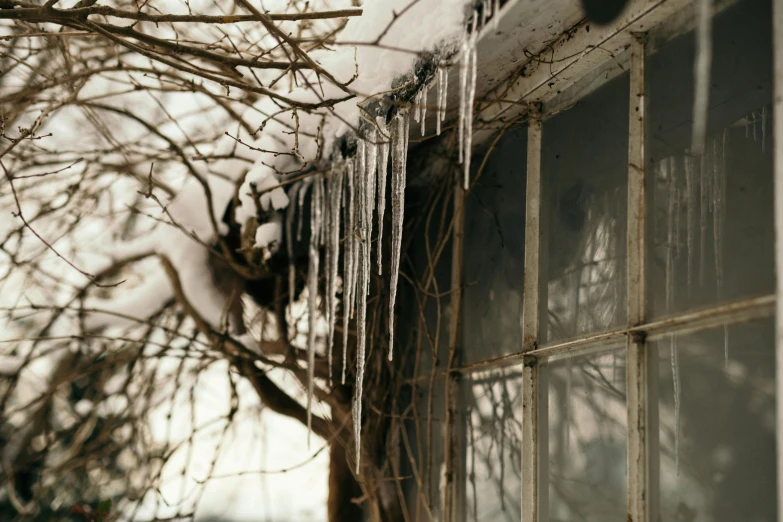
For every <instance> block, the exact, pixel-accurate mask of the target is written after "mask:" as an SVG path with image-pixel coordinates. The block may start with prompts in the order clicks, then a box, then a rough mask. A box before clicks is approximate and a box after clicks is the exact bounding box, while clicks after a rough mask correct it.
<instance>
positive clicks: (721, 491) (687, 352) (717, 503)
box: [652, 320, 777, 522]
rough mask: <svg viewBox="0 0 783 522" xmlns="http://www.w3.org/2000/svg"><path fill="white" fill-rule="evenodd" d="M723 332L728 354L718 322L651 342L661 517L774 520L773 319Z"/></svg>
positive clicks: (713, 521)
mask: <svg viewBox="0 0 783 522" xmlns="http://www.w3.org/2000/svg"><path fill="white" fill-rule="evenodd" d="M728 332H729V339H730V348H731V349H730V354H731V355H730V356H729V358H728V360H724V352H723V343H724V330H723V328H722V327H719V328H715V329H711V330H706V331H702V332H699V333H696V334H691V335H679V336H678V338H677V344H676V358H675V359H672V349H673V348H672V345H671V344H670V342H669V339H664V340H662V341H660V342H655V343H652V350H653V353H654V354H656V355H657V363H658V375H659V378H658V386H657V388H658V417H659V439H660V451H659V457H658V458H659V459H660V460H659V462H660V473H659V474H660V495H659V496H660V508H659V510H660V520H661V521H662V522H675V521H680V520H687V521H689V522H735V521H737V520H749V521H750V520H752V521H755V522H765V521H769V522H772V521H774V520H777V519H776V511H775V505H776V500H775V499H776V496H775V495H776V493H775V492H776V475H775V375H774V367H775V350H774V324H773V322H772V320H765V321H760V322H754V323H748V324H743V325H736V326H730V327H729V328H728ZM675 382H676V383H677V384H678V385H677V386H675Z"/></svg>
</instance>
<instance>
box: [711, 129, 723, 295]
mask: <svg viewBox="0 0 783 522" xmlns="http://www.w3.org/2000/svg"><path fill="white" fill-rule="evenodd" d="M722 148H723V147H722V144H719V143H718V139H717V138H714V139H713V145H712V175H713V178H712V209H713V210H712V238H713V242H712V244H713V254H714V256H715V279H716V284H717V290H718V299H720V297H721V295H720V294H721V290H722V288H723V151H722Z"/></svg>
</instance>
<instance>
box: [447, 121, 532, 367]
mask: <svg viewBox="0 0 783 522" xmlns="http://www.w3.org/2000/svg"><path fill="white" fill-rule="evenodd" d="M526 150H527V130H526V128H525V127H516V128H514V129H512V130H509V131H507V132H506V134H505V135H504V136H503V137H502V138H501V140H500V141H499V142H498V143H497V145H496V146H495V147H494V148H493V149H491V150H490V151H489V152H485V154H489V157H488V158H487V159H486V164H485V167H484V169H483V171H482V172H481V175H480V176H479V177H478V178H473V179H475V184H474V185H473V187H472V188H471V190H470V192H469V193H468V195H467V200H466V203H465V209H466V210H465V211H466V214H465V216H466V218H465V249H464V256H463V262H464V281H465V294H464V301H463V303H464V306H463V318H462V324H463V335H464V337H463V341H464V344H463V345H464V346H465V362H475V361H477V360H481V359H489V358H492V357H498V356H501V355H507V354H509V353H514V352H518V351H519V350H521V348H522V326H521V323H520V317H521V316H522V288H523V286H524V265H525V165H526V162H527V158H526ZM482 160H483V158H482V157H480V156H479V157H478V158H474V161H473V163H474V164H475V165H480V164H481V163H482Z"/></svg>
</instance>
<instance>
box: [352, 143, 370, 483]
mask: <svg viewBox="0 0 783 522" xmlns="http://www.w3.org/2000/svg"><path fill="white" fill-rule="evenodd" d="M368 147H369V143H368V142H365V141H364V140H359V144H358V147H357V150H356V158H357V167H356V170H357V173H356V181H357V184H356V188H357V190H356V193H357V201H358V203H359V205H358V207H357V216H358V223H357V229H358V230H359V231H360V233H361V237H360V238H359V239H360V241H359V244H358V251H359V257H358V269H359V271H358V276H357V283H356V337H357V339H356V344H357V349H356V386H355V389H354V398H353V429H354V441H355V443H356V472H357V473H358V472H359V468H360V464H361V430H362V393H363V391H362V390H363V386H364V365H365V353H366V348H367V291H368V289H369V276H370V245H371V243H370V237H369V235H370V233H371V232H370V231H371V230H372V211H373V208H372V200H373V198H374V197H375V190H374V187H375V184H374V183H372V182H371V178H373V179H374V176H375V173H374V172H373V173H372V175H370V173H369V167H370V165H368V162H367V161H366V160H367V159H368V158H369V155H368V152H367V149H368ZM372 156H373V160H374V159H375V150H373V151H372ZM373 162H374V161H373Z"/></svg>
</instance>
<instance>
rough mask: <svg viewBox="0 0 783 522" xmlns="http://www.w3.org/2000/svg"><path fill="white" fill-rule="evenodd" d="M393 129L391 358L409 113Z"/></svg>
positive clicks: (400, 114) (398, 116) (399, 115)
mask: <svg viewBox="0 0 783 522" xmlns="http://www.w3.org/2000/svg"><path fill="white" fill-rule="evenodd" d="M393 126H394V128H393V129H392V144H391V146H392V153H391V154H392V158H391V160H392V173H391V174H392V180H391V187H392V188H391V197H392V248H391V268H390V271H389V273H390V275H391V282H390V284H389V360H390V361H391V360H392V356H393V350H394V303H395V301H396V299H397V278H398V275H399V271H400V248H401V247H402V223H403V217H404V211H405V182H406V179H405V176H406V173H405V167H406V163H407V158H408V113H407V111H405V110H400V111H399V112H398V113H397V114H396V115H395V117H394V120H393Z"/></svg>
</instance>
